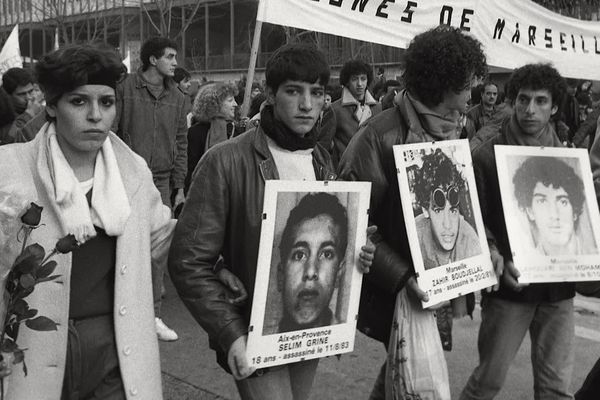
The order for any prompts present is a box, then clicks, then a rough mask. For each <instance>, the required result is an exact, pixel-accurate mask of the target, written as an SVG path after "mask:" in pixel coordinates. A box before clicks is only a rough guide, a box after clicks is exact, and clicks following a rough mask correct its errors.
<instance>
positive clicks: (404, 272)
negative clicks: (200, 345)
mask: <svg viewBox="0 0 600 400" xmlns="http://www.w3.org/2000/svg"><path fill="white" fill-rule="evenodd" d="M177 49H178V46H177V44H176V42H174V41H172V40H170V39H168V38H160V37H157V38H151V39H149V40H147V41H146V42H145V43H144V44H143V45H142V47H141V51H140V61H141V67H140V69H139V70H137V71H134V72H131V73H129V74H126V73H125V70H124V67H123V65H122V64H121V61H120V59H119V57H118V56H117V55H116V54H115V53H114V52H113V51H112V50H107V49H104V48H100V47H95V46H92V45H72V46H67V47H64V48H61V49H59V50H56V51H54V52H52V53H49V54H47V55H45V56H44V57H43V58H42V59H41V60H40V61H39V62H38V63H37V64H36V65H35V74H32V73H31V72H30V71H29V70H25V69H21V68H13V69H10V70H8V71H6V72H5V73H4V75H3V76H2V83H3V84H2V87H1V88H0V144H3V146H1V147H0V164H1V167H0V191H1V192H5V193H10V194H12V195H15V196H20V197H21V198H25V199H28V200H29V201H35V202H36V203H38V204H39V205H41V206H43V207H44V209H45V210H47V212H45V213H44V214H43V217H42V221H41V224H40V228H39V229H36V230H35V231H34V234H33V236H32V238H33V239H34V240H36V241H38V242H39V243H40V244H42V245H44V246H46V245H47V246H50V243H51V242H53V241H55V239H56V238H58V237H61V236H63V235H64V234H68V233H70V234H73V235H74V236H75V237H76V239H77V240H78V242H79V243H80V246H79V248H78V249H77V250H75V251H74V252H73V253H72V254H65V255H61V257H60V258H59V259H58V260H57V262H58V267H57V273H59V274H60V275H62V276H63V278H64V279H63V280H62V283H61V284H60V285H54V286H48V287H47V289H44V290H41V289H40V290H37V291H36V292H35V293H34V294H32V295H31V299H30V303H31V304H33V306H34V307H35V308H36V309H39V310H40V312H41V313H43V314H44V315H51V316H52V317H53V318H54V319H55V320H56V322H57V323H58V330H57V331H56V332H54V333H46V332H44V333H40V332H37V331H33V330H29V329H26V328H22V332H21V335H20V337H19V341H20V343H19V345H20V346H21V347H24V348H27V349H28V375H27V376H24V375H23V374H22V373H21V372H20V371H16V370H15V369H14V368H11V365H10V364H8V363H7V362H6V361H3V362H2V363H1V364H0V373H1V374H2V375H3V376H5V378H4V379H5V380H6V381H7V382H8V385H7V387H8V397H7V398H8V399H38V398H39V399H41V398H48V399H133V398H141V399H161V398H162V391H161V377H160V363H159V349H158V345H157V339H160V340H164V341H173V340H177V338H178V337H177V333H176V332H175V331H174V330H173V329H171V328H169V327H168V326H167V325H166V324H165V323H164V322H163V319H162V316H161V307H160V305H161V299H162V297H163V296H164V291H165V288H164V283H163V281H164V274H165V272H166V270H167V269H168V273H169V274H170V277H171V279H172V281H173V284H174V286H175V288H176V290H177V292H178V294H179V296H180V297H181V299H182V301H183V303H184V304H185V305H186V307H187V308H188V310H189V312H190V313H191V314H192V316H193V317H194V319H195V320H196V321H197V322H198V323H199V324H200V325H201V326H202V328H203V329H204V330H205V331H206V332H207V333H208V336H209V341H210V347H211V349H212V350H214V351H215V353H216V358H217V362H218V363H219V365H220V366H221V367H222V368H223V370H224V371H226V372H227V373H229V374H231V375H232V376H233V378H234V380H235V384H236V385H237V388H238V391H239V394H240V396H241V398H242V399H244V400H259V399H294V400H302V399H308V398H309V396H310V392H311V388H312V385H313V380H314V377H315V374H316V371H317V368H318V363H319V361H318V359H312V360H307V361H300V362H295V363H291V364H285V365H282V366H278V367H273V368H268V369H256V368H254V367H252V366H251V365H250V364H249V362H248V360H247V359H246V356H245V354H246V341H247V336H248V327H249V320H250V311H251V307H252V298H253V293H254V285H255V280H256V270H257V260H258V249H259V240H260V236H261V235H260V229H261V222H262V210H263V197H264V192H265V181H267V180H273V179H283V180H309V181H315V180H335V179H339V180H344V181H366V182H371V184H372V186H371V199H370V206H369V208H370V213H369V225H370V228H369V229H368V232H367V233H368V235H367V237H368V240H367V243H365V244H364V246H362V248H361V253H360V257H359V259H360V263H359V266H358V268H359V270H360V271H361V272H363V273H364V279H363V286H362V292H361V298H360V309H359V313H358V329H359V330H360V331H362V332H363V333H365V334H366V335H367V336H369V337H371V338H373V339H374V340H377V341H380V342H381V343H383V345H384V346H387V344H388V343H389V341H390V332H392V328H393V327H392V322H393V320H394V318H393V317H394V311H395V305H396V297H397V296H398V295H399V293H400V292H401V291H403V290H404V291H406V293H407V294H408V295H409V296H411V297H412V298H413V299H418V300H422V301H425V302H426V301H427V300H428V295H427V293H425V292H424V291H423V290H422V289H421V288H420V287H419V285H418V283H417V280H416V278H415V270H414V266H413V261H412V260H413V259H412V257H411V251H410V248H409V240H408V234H407V230H406V228H405V225H404V222H403V221H404V219H405V217H404V214H403V211H402V207H401V206H400V190H399V186H398V179H397V170H396V166H395V163H394V155H393V151H392V146H394V145H398V144H409V143H422V142H433V141H442V140H451V139H458V138H467V139H468V140H469V141H470V145H471V151H472V157H473V169H474V172H475V177H476V183H477V192H478V196H479V203H480V206H481V211H482V216H483V221H484V224H485V226H486V234H487V239H488V243H489V247H490V253H491V259H492V263H493V265H494V268H495V271H496V274H497V277H498V280H499V284H498V285H497V286H495V287H493V288H489V290H487V291H485V292H484V293H483V294H482V301H481V313H482V322H481V327H480V330H479V338H478V342H477V349H478V352H479V364H478V365H477V366H474V371H473V373H472V375H471V377H470V378H469V380H468V382H465V384H464V389H463V390H462V393H461V395H460V399H464V400H466V399H492V398H494V397H495V396H496V394H497V393H498V392H499V391H500V389H501V388H502V386H503V384H504V381H505V378H506V374H507V371H508V369H509V368H510V365H511V363H512V361H513V359H514V357H515V355H516V352H517V350H518V349H519V347H520V345H521V343H522V341H523V339H524V336H525V334H526V333H527V332H529V334H530V336H531V341H532V345H531V361H532V367H533V379H534V382H533V388H534V392H535V398H536V399H573V398H574V397H573V394H572V392H571V389H572V388H571V374H572V370H573V367H574V364H575V361H574V360H573V340H574V316H573V313H574V311H573V297H574V295H575V284H574V283H572V282H566V283H540V284H530V285H526V284H522V283H519V281H518V277H519V271H518V270H517V269H516V268H515V266H514V265H513V263H512V253H511V249H510V245H509V241H508V234H507V230H506V226H505V222H504V218H503V211H502V210H503V209H502V204H501V196H500V188H499V183H498V175H497V164H496V157H495V153H494V146H495V145H501V144H509V145H518V146H545V147H565V146H575V145H577V146H588V143H589V148H590V159H591V161H592V168H593V173H594V178H595V179H597V180H598V181H599V182H600V138H598V137H597V136H596V137H594V136H595V132H596V125H597V123H596V119H597V114H595V113H596V111H595V110H594V109H593V106H594V102H593V96H592V93H591V86H592V85H591V82H589V81H584V82H581V84H580V85H579V86H578V87H577V89H576V91H577V93H575V91H574V90H569V89H568V86H569V85H571V86H573V84H575V82H574V81H569V82H567V81H566V80H565V79H564V78H563V77H562V76H561V75H560V74H559V72H558V71H557V70H556V69H555V68H554V67H552V66H551V65H550V64H527V65H523V66H522V67H520V68H518V69H516V70H515V71H514V72H513V73H512V75H511V77H510V79H509V81H508V83H507V84H506V85H505V86H504V87H503V88H502V89H503V90H502V91H500V87H499V86H498V84H496V83H494V82H493V81H492V80H490V79H489V78H488V74H487V66H486V56H485V54H484V51H483V49H482V46H481V43H480V42H479V41H478V40H477V39H475V38H473V37H472V36H470V35H468V34H466V33H464V32H462V31H460V30H458V29H455V28H450V27H447V26H440V27H437V28H433V29H431V30H428V31H426V32H423V33H421V34H419V35H417V36H416V37H415V38H414V39H413V40H412V42H411V43H410V46H409V47H408V49H407V50H406V54H405V66H404V71H403V74H402V79H401V81H398V80H393V79H385V71H384V70H383V68H379V69H378V70H377V74H376V76H374V74H373V68H372V66H371V65H369V64H368V63H366V62H365V61H362V60H349V61H348V62H346V63H345V64H344V65H343V66H342V68H341V71H340V76H339V83H340V86H330V85H329V80H330V74H331V72H330V66H329V65H328V63H327V61H326V57H325V55H324V54H323V53H322V52H321V51H320V50H319V49H317V48H315V47H314V46H311V45H307V44H289V45H286V46H283V47H281V48H280V49H278V50H277V51H276V52H275V53H274V54H273V55H272V56H271V58H270V59H269V61H268V62H267V64H266V70H265V84H264V86H263V85H260V84H258V83H253V84H252V93H251V96H250V101H251V104H250V105H249V109H250V113H249V114H248V115H244V116H241V115H240V114H239V108H240V107H239V104H240V103H241V101H242V100H241V98H240V95H241V90H240V88H239V87H238V85H235V84H233V83H226V82H202V83H198V82H197V81H194V79H192V75H191V74H190V73H189V72H188V71H186V70H185V69H183V68H181V67H178V65H177ZM580 104H583V107H584V109H583V110H580V108H581V107H580ZM586 124H587V125H586ZM582 129H583V130H584V131H582ZM595 139H598V140H595ZM438 164H439V165H440V166H443V168H446V169H447V170H448V171H449V176H448V179H447V181H445V182H439V183H436V185H432V184H431V181H432V178H431V177H430V174H431V171H432V170H433V169H434V168H438ZM439 168H442V167H439ZM542 168H543V167H542ZM428 174H429V175H428ZM418 176H419V179H422V180H424V181H426V182H429V183H430V184H428V185H424V186H423V187H424V188H425V189H423V190H424V192H423V193H420V194H419V195H418V196H417V197H418V199H417V201H418V204H419V206H420V207H422V209H423V210H424V212H423V214H422V216H421V217H420V220H419V223H421V224H423V226H425V227H428V229H423V231H424V232H425V231H426V232H427V234H426V235H425V236H426V238H427V239H422V242H427V241H428V242H429V245H424V246H423V247H422V248H421V251H422V253H423V254H424V255H427V260H428V262H429V264H431V265H430V267H434V266H436V265H441V261H440V260H442V259H443V260H452V259H453V257H454V259H456V257H457V256H456V253H457V251H458V252H460V251H461V250H460V248H463V247H464V248H467V247H469V246H462V245H460V244H458V242H465V243H467V242H476V238H475V237H476V233H475V232H474V231H473V229H472V228H471V227H470V225H469V224H468V223H467V222H465V219H464V218H463V216H462V215H461V214H460V213H457V212H456V211H455V209H456V206H457V201H458V200H457V198H456V196H457V194H456V193H455V192H456V187H457V186H459V185H461V184H463V183H464V182H463V180H462V178H461V176H460V173H459V172H458V171H457V170H456V167H455V166H454V165H453V164H452V161H451V160H449V159H448V158H447V157H446V156H445V155H444V154H443V153H441V152H439V153H433V154H432V155H430V156H428V157H426V159H425V160H424V165H423V167H422V169H421V170H420V171H419V172H418ZM544 185H545V186H546V187H549V188H550V189H556V190H558V189H561V188H562V186H561V185H562V184H561V183H560V182H559V183H550V184H548V183H545V182H542V186H544ZM557 185H558V186H561V187H557ZM434 186H435V187H434ZM564 189H565V190H566V188H564ZM453 190H454V192H453ZM563 191H564V190H563ZM303 201H304V200H303ZM310 201H313V203H314V204H313V203H311V204H309V205H308V206H307V205H302V204H299V205H298V207H301V206H303V207H308V209H311V210H313V211H314V212H313V214H314V215H313V214H311V215H310V217H302V216H300V217H298V218H299V219H298V221H296V222H294V224H291V223H290V226H291V228H289V232H287V234H288V236H289V237H290V239H289V240H290V241H292V242H293V241H294V240H293V239H292V238H294V237H296V236H299V235H301V234H304V235H305V236H306V237H307V239H306V240H305V241H304V242H307V244H306V245H305V246H306V247H307V250H306V252H308V253H310V251H312V248H311V246H312V244H311V240H310V238H314V237H315V234H314V228H315V227H316V226H320V225H324V226H328V227H329V228H328V232H329V234H330V236H331V237H332V238H333V239H330V241H331V242H334V243H335V246H334V250H331V251H329V252H328V253H327V254H329V256H328V257H332V258H334V260H335V262H333V261H331V262H328V263H324V264H320V265H325V266H322V267H319V268H317V267H315V264H313V263H314V262H315V261H313V259H314V258H315V256H309V255H306V257H305V258H306V260H304V256H301V255H297V256H296V255H295V256H293V257H292V256H290V253H291V248H290V246H292V245H291V244H290V245H289V246H287V245H286V244H285V243H282V244H281V246H282V247H281V253H282V265H283V266H282V267H281V268H283V269H285V268H288V269H292V268H294V272H293V273H292V272H290V271H287V270H285V271H283V270H282V272H281V276H282V278H281V280H282V282H283V285H284V287H285V288H286V290H287V291H289V292H291V293H292V294H291V295H290V296H292V297H293V296H295V295H297V296H300V295H299V294H295V293H296V292H295V290H296V289H294V288H293V287H291V286H290V287H288V286H285V283H286V282H287V281H286V280H290V281H291V282H292V283H290V285H292V284H293V283H294V282H295V281H297V282H304V281H319V280H323V281H327V280H331V281H332V282H333V281H334V280H335V279H336V278H335V277H336V276H337V273H338V268H339V265H340V260H339V258H340V257H341V254H343V252H342V251H341V250H339V249H338V247H339V248H340V249H342V248H343V249H345V247H346V242H345V239H344V240H339V238H340V237H345V236H346V235H347V233H346V231H347V229H348V227H347V222H339V221H344V220H345V218H346V217H345V216H344V215H343V213H342V217H339V218H338V217H336V218H334V216H333V215H334V214H335V212H332V213H330V212H329V211H319V210H320V209H321V208H319V207H320V206H321V205H322V203H324V202H327V201H330V202H332V205H331V207H329V208H332V209H337V208H339V207H340V206H339V204H337V200H335V197H334V198H333V200H331V199H328V198H324V199H323V198H320V197H319V198H317V199H316V200H313V199H312V198H311V199H307V202H310ZM524 201H527V200H524ZM567 201H575V200H574V199H570V200H569V196H568V195H567ZM336 207H337V208H336ZM525 207H526V206H525ZM292 214H293V212H292V213H291V214H290V220H291V219H292ZM338 214H340V213H337V214H335V215H338ZM427 220H430V224H428V223H427ZM438 220H439V221H438ZM440 221H442V222H440ZM443 221H454V222H452V223H454V224H455V225H456V226H457V227H458V226H461V227H462V230H461V232H460V234H456V235H454V236H453V237H452V239H451V243H445V241H446V242H447V241H448V240H449V239H444V238H440V237H441V236H440V235H439V234H438V233H437V231H436V230H437V229H439V228H438V226H440V224H444V223H445V222H443ZM288 222H289V221H288ZM469 228H470V229H469ZM286 229H287V227H286ZM311 229H312V230H311ZM457 230H458V228H457ZM340 232H344V234H341V233H340ZM286 237H287V236H286ZM338 241H341V243H338ZM304 242H303V243H304ZM457 249H459V250H457ZM290 257H292V258H291V259H290ZM317 258H318V257H317ZM286 260H287V261H286ZM303 260H304V261H303ZM326 265H330V267H329V268H333V269H334V270H332V271H329V270H327V268H328V267H327V266H326ZM321 269H322V271H321ZM316 270H318V271H316ZM315 271H316V272H315ZM294 280H295V281H294ZM1 284H2V287H3V286H4V282H1ZM330 297H331V295H329V297H327V299H329V298H330ZM325 305H327V304H325ZM294 307H296V308H298V307H300V306H297V305H294V304H291V305H290V307H288V308H287V309H288V310H290V311H289V313H287V314H285V315H284V317H283V319H282V321H281V325H280V329H281V330H282V331H288V330H292V329H294V330H295V329H306V328H307V327H313V326H320V325H315V324H317V323H320V324H321V325H323V324H327V321H330V320H331V318H332V317H333V316H332V315H331V311H330V310H329V309H328V308H327V307H323V309H327V311H329V313H328V314H327V315H325V316H323V315H322V314H319V316H318V317H314V318H312V317H307V315H308V314H311V313H310V312H307V313H304V315H303V316H297V315H296V313H295V312H293V311H292V310H294ZM473 307H474V303H473V301H472V300H471V301H469V299H468V298H459V299H455V300H454V301H453V302H452V304H451V305H448V304H442V305H440V307H438V308H437V312H438V315H439V316H441V315H446V316H448V315H449V318H450V326H451V319H452V318H453V317H454V318H458V317H461V316H464V315H467V314H471V313H472V311H473ZM442 310H446V312H442ZM448 310H450V311H449V313H448ZM431 312H432V313H435V312H436V309H431ZM315 318H317V319H318V321H317V320H316V319H315ZM440 333H441V332H440ZM446 333H447V332H446ZM443 336H444V335H443V334H442V336H441V339H440V340H442V341H443V340H444V339H443ZM473 345H475V343H474V344H473ZM203 350H206V349H194V351H203ZM396 361H398V360H396ZM388 362H389V360H388V361H386V362H385V363H384V364H383V366H382V367H381V370H380V371H379V375H378V376H377V380H376V383H375V386H374V387H373V390H372V392H371V394H370V397H369V398H370V399H372V400H376V399H392V397H390V390H389V387H388V388H386V379H385V377H386V370H388V369H389V368H390V367H391V366H389V365H387V363H388ZM376 374H377V371H374V372H373V375H374V376H375V375H376ZM599 376H600V361H599V363H597V365H596V366H595V367H594V370H593V371H592V372H591V373H590V376H589V377H588V379H587V380H586V382H585V384H584V386H583V387H582V388H581V389H580V390H579V391H578V393H577V395H576V396H575V398H576V399H577V400H586V399H592V398H595V396H597V395H598V393H599V392H600V389H599V388H598V379H600V378H599ZM403 396H408V393H404V394H401V397H396V398H397V399H402V398H408V397H403Z"/></svg>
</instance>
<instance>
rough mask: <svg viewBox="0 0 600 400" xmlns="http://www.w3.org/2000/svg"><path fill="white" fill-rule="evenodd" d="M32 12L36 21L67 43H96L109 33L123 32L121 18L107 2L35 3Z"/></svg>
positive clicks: (47, 0)
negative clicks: (53, 29)
mask: <svg viewBox="0 0 600 400" xmlns="http://www.w3.org/2000/svg"><path fill="white" fill-rule="evenodd" d="M30 4H31V13H32V16H33V15H35V17H34V18H35V19H37V20H39V21H40V22H42V21H43V22H44V24H45V25H47V26H51V27H53V28H55V29H57V30H58V36H59V42H60V43H63V44H70V43H77V42H83V41H94V40H97V39H98V38H99V37H100V36H102V35H103V34H105V33H108V32H110V33H112V32H114V31H115V30H120V26H121V15H119V14H118V13H115V12H114V10H116V9H115V8H111V9H110V10H112V11H113V12H112V13H109V7H110V6H112V5H113V3H112V1H111V4H110V6H109V5H108V4H107V2H106V1H105V0H81V1H77V2H75V1H72V0H33V1H31V3H30Z"/></svg>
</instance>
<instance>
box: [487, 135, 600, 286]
mask: <svg viewBox="0 0 600 400" xmlns="http://www.w3.org/2000/svg"><path fill="white" fill-rule="evenodd" d="M494 150H495V152H496V160H497V163H498V182H499V184H500V192H501V193H502V207H503V211H504V220H505V223H506V230H507V233H508V241H509V244H510V248H511V253H512V255H513V262H514V265H515V267H516V268H517V269H518V270H519V272H520V274H521V275H520V277H519V282H522V283H527V282H530V283H533V282H564V281H588V280H600V262H599V260H600V258H599V249H600V243H599V242H598V240H599V238H600V215H599V213H598V202H597V200H596V194H595V191H594V182H593V179H592V172H591V168H590V161H589V157H588V153H587V151H586V150H585V149H572V148H550V147H544V148H542V147H530V146H527V147H525V146H496V147H495V148H494Z"/></svg>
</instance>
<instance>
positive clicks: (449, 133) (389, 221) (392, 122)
mask: <svg viewBox="0 0 600 400" xmlns="http://www.w3.org/2000/svg"><path fill="white" fill-rule="evenodd" d="M440 53H444V54H447V55H449V57H440V56H439V55H440ZM405 64H406V66H405V71H404V77H403V78H404V83H405V85H406V90H403V91H402V92H400V93H399V94H398V96H397V97H396V104H395V106H394V107H392V108H389V109H387V110H385V111H382V112H381V113H380V114H379V115H376V116H375V117H373V118H372V119H370V120H369V121H368V122H367V123H366V124H365V125H364V126H363V127H362V128H361V129H359V131H358V132H357V133H356V135H354V137H353V138H352V140H351V141H350V143H349V144H348V148H347V149H346V151H345V153H344V155H343V156H342V159H341V161H340V166H339V171H340V176H341V178H342V179H344V180H353V181H368V182H371V183H372V186H371V203H370V223H371V224H373V225H377V227H378V236H379V238H378V240H377V239H376V240H374V242H376V246H377V251H376V253H375V260H374V261H373V268H372V270H371V272H370V273H369V274H368V275H366V276H365V278H364V280H363V288H362V293H361V304H360V310H359V315H358V329H359V330H361V332H363V333H365V334H366V335H368V336H370V337H372V338H374V339H376V340H379V341H381V342H382V343H384V344H385V345H386V346H387V344H388V343H389V335H390V331H391V328H392V320H393V316H394V307H395V304H396V297H397V294H398V292H399V291H400V290H401V289H403V288H404V287H405V286H407V284H408V286H409V287H410V288H411V290H413V291H414V292H416V293H417V296H418V297H419V298H420V299H421V300H424V301H426V300H427V299H428V297H427V295H426V294H425V292H423V291H422V290H420V289H419V288H418V286H417V284H416V280H415V277H414V267H413V262H412V257H411V252H410V248H409V245H408V236H407V233H406V228H405V225H404V214H403V211H402V207H401V206H400V190H399V188H398V176H397V172H396V165H395V162H394V153H393V150H392V146H393V145H396V144H405V143H420V142H433V141H439V140H446V139H458V131H457V120H458V117H459V115H460V114H461V113H464V112H465V111H466V108H467V102H468V101H469V98H470V97H471V87H472V86H474V85H476V84H477V82H478V80H479V79H481V78H482V77H483V76H484V75H485V74H486V72H487V68H486V62H485V55H484V54H483V51H482V49H481V43H480V42H479V41H477V40H476V39H475V38H473V37H472V36H469V35H468V34H465V33H462V32H461V31H460V30H459V29H457V28H451V27H447V26H439V27H437V28H434V29H431V30H428V31H426V32H424V33H421V34H419V35H417V36H415V38H414V39H413V40H412V42H411V43H410V45H409V47H408V49H407V50H406V62H405ZM466 311H467V310H466V309H465V310H463V312H465V313H466ZM384 380H385V364H384V366H383V368H382V369H381V372H380V374H379V377H378V379H377V382H376V384H375V387H374V388H373V392H372V393H371V399H383V398H385V396H384Z"/></svg>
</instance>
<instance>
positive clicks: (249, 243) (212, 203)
mask: <svg viewBox="0 0 600 400" xmlns="http://www.w3.org/2000/svg"><path fill="white" fill-rule="evenodd" d="M313 166H314V169H315V176H316V177H317V179H318V180H324V179H327V180H332V179H335V174H334V173H333V165H332V163H331V159H330V156H329V154H328V153H327V151H326V150H325V149H324V148H323V147H322V146H321V145H319V144H317V145H316V147H315V149H314V151H313ZM268 179H279V174H278V172H277V168H276V166H275V162H274V160H273V156H272V155H271V152H270V151H269V148H268V145H267V141H266V138H265V134H264V133H263V131H262V128H261V127H260V126H259V127H257V128H254V129H252V130H250V131H248V132H246V133H244V134H242V135H240V136H238V137H235V138H233V139H231V140H227V141H226V142H223V143H220V144H218V145H216V146H214V147H213V148H211V149H210V150H209V151H207V152H206V154H205V155H204V156H203V157H202V158H201V159H200V162H199V163H198V166H197V167H196V171H195V173H194V175H193V178H192V184H191V186H190V190H189V192H188V196H187V200H186V203H185V206H184V208H183V211H182V213H181V215H180V217H179V221H178V223H177V227H176V229H175V235H174V238H173V241H172V244H171V252H170V254H169V272H170V274H171V279H172V280H173V283H174V285H175V287H176V288H177V291H178V293H179V296H180V297H181V299H182V300H183V302H184V304H185V305H186V306H187V308H188V310H189V311H190V313H191V314H192V315H193V317H194V318H195V319H196V321H198V323H199V324H200V325H202V327H203V328H204V329H205V330H206V332H207V333H208V336H209V339H210V345H211V348H212V349H214V350H216V352H217V360H218V361H219V364H220V365H221V366H222V367H223V368H225V369H226V370H227V369H228V367H227V352H228V351H229V348H230V347H231V344H232V343H233V342H234V341H235V340H236V339H237V338H239V337H240V336H242V335H245V334H246V333H247V332H248V325H249V321H250V311H251V309H252V302H251V301H248V302H247V303H246V304H244V305H241V306H237V305H232V304H230V303H229V302H228V300H227V297H228V293H227V289H226V288H225V286H224V285H223V284H222V283H221V282H220V281H219V280H218V279H217V277H216V275H215V273H214V271H213V266H214V265H215V264H216V262H217V259H218V258H219V255H222V256H223V260H224V264H225V265H226V268H228V269H229V270H231V272H232V273H233V274H235V275H236V276H237V277H238V278H239V279H240V280H241V281H242V283H243V284H244V286H245V287H246V289H247V291H248V294H249V299H252V294H253V292H254V280H255V278H256V262H257V258H258V246H259V241H260V228H261V223H262V212H263V197H264V190H265V181H266V180H268Z"/></svg>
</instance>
